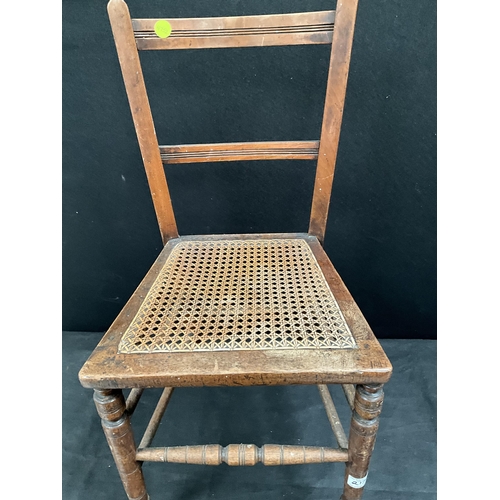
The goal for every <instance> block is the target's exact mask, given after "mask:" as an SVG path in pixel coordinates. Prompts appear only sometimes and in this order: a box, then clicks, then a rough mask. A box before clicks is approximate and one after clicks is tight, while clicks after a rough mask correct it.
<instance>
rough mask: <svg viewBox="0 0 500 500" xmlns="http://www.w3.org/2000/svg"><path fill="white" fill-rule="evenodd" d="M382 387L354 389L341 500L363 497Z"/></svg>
mask: <svg viewBox="0 0 500 500" xmlns="http://www.w3.org/2000/svg"><path fill="white" fill-rule="evenodd" d="M382 387H383V386H382V384H370V385H358V386H357V387H356V396H355V398H354V411H353V412H352V418H351V430H350V433H349V461H348V462H347V464H346V471H345V478H344V492H343V494H342V496H341V497H340V500H360V499H361V497H362V495H363V491H364V486H365V483H366V478H367V475H368V466H369V463H370V458H371V456H372V452H373V448H374V446H375V439H376V435H377V430H378V426H379V415H380V412H381V411H382V403H383V401H384V391H383V389H382Z"/></svg>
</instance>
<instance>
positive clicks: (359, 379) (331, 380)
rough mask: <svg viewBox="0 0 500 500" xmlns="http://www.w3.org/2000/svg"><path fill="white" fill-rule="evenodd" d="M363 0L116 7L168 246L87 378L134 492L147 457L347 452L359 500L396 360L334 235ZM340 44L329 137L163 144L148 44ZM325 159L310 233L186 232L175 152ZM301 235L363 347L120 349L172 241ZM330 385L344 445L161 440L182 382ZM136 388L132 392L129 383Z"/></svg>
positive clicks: (122, 56) (215, 459) (345, 496)
mask: <svg viewBox="0 0 500 500" xmlns="http://www.w3.org/2000/svg"><path fill="white" fill-rule="evenodd" d="M356 10H357V0H338V2H337V7H336V11H323V12H312V13H298V14H284V15H271V16H241V17H226V18H203V19H170V22H171V23H172V34H171V36H169V37H166V38H159V37H158V36H156V35H155V32H154V26H155V23H156V22H157V21H158V20H157V19H131V17H130V14H129V11H128V7H127V5H126V4H125V2H124V1H123V0H110V2H109V4H108V13H109V17H110V21H111V26H112V30H113V36H114V39H115V43H116V48H117V52H118V58H119V61H120V66H121V69H122V74H123V78H124V82H125V88H126V91H127V96H128V99H129V103H130V108H131V111H132V117H133V120H134V125H135V128H136V132H137V137H138V142H139V147H140V149H141V153H142V157H143V161H144V166H145V170H146V175H147V178H148V183H149V186H150V190H151V194H152V199H153V204H154V208H155V211H156V215H157V219H158V224H159V228H160V232H161V236H162V239H163V243H164V248H163V250H162V251H161V253H160V255H159V256H158V258H157V260H156V262H155V263H154V264H153V266H152V267H151V269H150V271H149V272H148V273H147V275H146V276H145V278H144V280H143V281H142V282H141V284H140V285H139V286H138V288H137V290H136V291H135V292H134V294H133V295H132V296H131V298H130V299H129V301H128V302H127V304H126V305H125V306H124V308H123V309H122V311H121V312H120V314H119V315H118V317H117V318H116V320H115V321H114V322H113V324H112V325H111V327H110V328H109V330H108V331H107V332H106V334H105V335H104V337H103V339H102V340H101V342H100V343H99V344H98V346H97V347H96V349H95V350H94V352H93V353H92V354H91V356H90V357H89V359H88V361H87V362H86V363H85V365H84V366H83V367H82V369H81V370H80V373H79V378H80V381H81V383H82V385H83V386H84V387H87V388H92V389H94V401H95V404H96V408H97V411H98V414H99V415H100V417H101V421H102V426H103V429H104V433H105V435H106V438H107V441H108V444H109V446H110V448H111V452H112V454H113V457H114V459H115V462H116V465H117V469H118V472H119V474H120V477H121V479H122V483H123V486H124V488H125V492H126V493H127V496H128V498H129V499H130V500H146V499H148V498H149V495H148V493H147V491H146V486H145V483H144V476H143V473H142V465H143V462H144V461H161V462H177V463H192V464H206V465H218V464H220V463H222V462H225V463H227V464H229V465H239V466H242V465H254V464H256V463H258V462H262V463H263V464H264V465H290V464H305V463H324V462H345V463H346V471H345V480H344V490H343V493H342V497H341V500H359V499H360V498H361V496H362V494H363V491H364V485H365V483H366V477H367V473H368V466H369V462H370V458H371V454H372V451H373V447H374V444H375V438H376V433H377V430H378V426H379V415H380V412H381V408H382V403H383V397H384V393H383V385H384V384H385V383H386V382H388V380H389V379H390V376H391V373H392V366H391V364H390V362H389V360H388V359H387V357H386V355H385V353H384V351H383V350H382V348H381V346H380V344H379V343H378V341H377V339H376V338H375V336H374V335H373V332H372V331H371V329H370V327H369V325H368V323H367V322H366V320H365V318H364V317H363V315H362V313H361V311H360V310H359V308H358V306H357V305H356V303H355V301H354V300H353V298H352V296H351V295H350V293H349V291H348V290H347V288H346V286H345V285H344V283H343V282H342V279H341V278H340V276H339V275H338V273H337V271H336V270H335V268H334V267H333V265H332V263H331V262H330V259H329V258H328V256H327V254H326V253H325V251H324V249H323V247H322V244H323V240H324V235H325V229H326V221H327V216H328V208H329V203H330V195H331V189H332V182H333V176H334V171H335V162H336V156H337V149H338V142H339V136H340V124H341V121H342V113H343V107H344V99H345V92H346V85H347V75H348V67H349V61H350V54H351V47H352V38H353V32H354V23H355V17H356ZM318 43H320V44H328V43H330V44H331V45H332V49H331V58H330V65H329V73H328V83H327V91H326V99H325V110H324V115H323V124H322V129H321V137H320V140H319V141H281V142H260V143H232V144H204V145H201V144H197V145H196V144H195V145H180V146H160V145H159V144H158V141H157V138H156V134H155V129H154V124H153V119H152V115H151V110H150V107H149V101H148V97H147V93H146V88H145V84H144V78H143V75H142V69H141V65H140V60H139V55H138V50H163V49H186V48H191V49H194V48H219V47H245V46H262V45H294V44H318ZM313 158H317V160H318V161H317V168H316V178H315V184H314V192H313V200H312V208H311V217H310V224H309V231H308V233H293V234H242V235H199V236H179V234H178V231H177V225H176V221H175V216H174V212H173V208H172V202H171V199H170V195H169V191H168V185H167V182H166V178H165V172H164V168H163V164H164V163H187V162H204V161H205V162H213V161H235V160H245V161H246V160H263V159H266V160H269V159H294V160H301V159H313ZM266 239H273V240H276V239H300V240H303V241H305V242H306V243H307V244H308V246H309V248H310V249H311V251H312V253H313V254H314V257H315V258H316V261H317V263H318V265H319V267H320V268H321V271H322V273H323V275H324V277H325V279H326V282H327V284H328V286H329V287H330V290H331V291H332V293H333V295H334V297H335V299H336V301H337V303H338V305H339V308H340V310H341V311H342V314H343V316H344V318H345V320H346V323H347V325H348V327H349V329H350V331H351V332H352V335H353V338H354V340H355V342H356V346H357V347H356V348H355V349H323V348H318V349H300V348H298V349H290V350H275V349H274V350H273V349H271V350H269V349H268V350H238V351H234V350H233V351H203V352H155V353H151V354H144V353H140V354H133V353H126V354H124V353H120V352H119V349H118V344H119V342H120V340H121V337H122V336H123V333H124V332H125V330H126V329H127V327H128V326H129V325H130V323H131V321H132V319H133V318H134V317H135V315H136V313H137V311H138V310H139V308H140V306H141V304H142V303H143V301H144V299H145V297H146V295H147V293H148V291H149V289H150V288H151V286H152V285H153V283H154V282H155V279H156V278H157V276H158V274H159V271H160V270H161V269H162V267H163V265H164V264H165V262H166V261H167V259H168V257H169V255H170V254H171V252H172V250H173V249H174V248H175V247H176V245H178V244H179V243H181V242H185V241H213V240H266ZM290 384H315V385H317V386H318V389H319V393H320V396H321V399H322V401H323V403H324V406H325V409H326V412H327V415H328V418H329V421H330V424H331V427H332V430H333V433H334V435H335V437H336V440H337V443H338V448H328V447H312V446H293V445H277V444H266V445H264V446H262V447H257V446H255V445H253V444H245V445H244V444H230V445H228V446H226V447H222V446H220V445H218V444H209V445H199V446H177V447H151V446H150V445H151V442H152V440H153V438H154V435H155V433H156V430H157V429H158V426H159V423H160V421H161V418H162V416H163V414H164V412H165V410H166V408H167V405H168V403H169V401H170V399H171V396H172V393H173V390H174V387H194V386H241V385H246V386H250V385H290ZM326 384H341V385H342V388H343V389H344V393H345V395H346V398H347V402H348V404H349V406H350V408H351V410H352V418H351V424H350V432H349V437H347V436H346V434H345V432H344V430H343V428H342V424H341V422H340V420H339V417H338V413H337V410H336V408H335V405H334V403H333V400H332V398H331V395H330V392H329V390H328V387H327V385H326ZM151 387H162V388H164V390H163V393H162V395H161V397H160V400H159V402H158V405H157V407H156V409H155V410H154V413H153V416H152V418H151V420H150V423H149V425H148V427H147V429H146V431H145V433H144V436H143V438H142V439H141V441H140V444H139V446H136V444H135V440H134V436H133V432H132V427H131V416H132V414H133V412H134V410H135V408H136V406H137V403H138V401H139V399H140V397H141V395H142V393H143V391H144V389H145V388H151ZM124 389H130V393H129V395H128V397H127V399H126V400H125V397H124V393H123V390H124Z"/></svg>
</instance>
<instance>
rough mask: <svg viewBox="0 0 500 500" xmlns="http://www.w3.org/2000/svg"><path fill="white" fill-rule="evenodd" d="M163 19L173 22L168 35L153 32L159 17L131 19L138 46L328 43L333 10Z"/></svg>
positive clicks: (194, 46) (333, 15) (259, 45)
mask: <svg viewBox="0 0 500 500" xmlns="http://www.w3.org/2000/svg"><path fill="white" fill-rule="evenodd" d="M165 19H166V20H168V21H169V23H170V25H171V26H172V33H171V35H170V36H169V37H167V38H158V37H157V36H156V34H155V31H154V25H155V23H156V22H157V21H158V19H132V26H133V29H134V36H135V39H136V43H137V48H138V49H139V50H164V49H210V48H229V47H263V46H270V45H306V44H328V43H331V42H332V32H333V26H334V21H335V12H334V11H322V12H303V13H298V14H274V15H267V16H266V15H265V16H234V17H203V18H187V19H180V18H165Z"/></svg>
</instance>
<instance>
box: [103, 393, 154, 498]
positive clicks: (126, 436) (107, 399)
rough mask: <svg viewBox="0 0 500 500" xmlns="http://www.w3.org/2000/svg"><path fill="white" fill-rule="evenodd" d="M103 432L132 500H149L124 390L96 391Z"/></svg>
mask: <svg viewBox="0 0 500 500" xmlns="http://www.w3.org/2000/svg"><path fill="white" fill-rule="evenodd" d="M94 402H95V405H96V407H97V413H99V416H100V417H101V422H102V428H103V430H104V434H105V435H106V439H107V441H108V444H109V447H110V449H111V453H112V455H113V458H114V459H115V463H116V467H117V469H118V472H119V474H120V478H121V480H122V483H123V487H124V488H125V492H126V493H127V496H128V498H129V500H148V499H149V496H148V494H147V492H146V486H145V484H144V476H143V475H142V469H141V467H140V465H139V463H138V462H137V461H136V459H135V453H136V448H135V443H134V436H133V434H132V426H131V425H130V419H129V416H128V414H127V412H126V411H125V408H126V407H125V399H124V397H123V393H122V391H121V390H115V389H112V390H111V389H110V390H108V389H106V390H95V391H94Z"/></svg>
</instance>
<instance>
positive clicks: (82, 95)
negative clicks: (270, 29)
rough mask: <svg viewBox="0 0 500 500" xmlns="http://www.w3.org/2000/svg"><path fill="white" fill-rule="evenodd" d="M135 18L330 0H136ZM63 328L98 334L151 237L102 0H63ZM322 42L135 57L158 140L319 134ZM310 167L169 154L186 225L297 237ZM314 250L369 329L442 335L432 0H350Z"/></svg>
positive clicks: (148, 257)
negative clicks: (334, 142) (338, 106)
mask: <svg viewBox="0 0 500 500" xmlns="http://www.w3.org/2000/svg"><path fill="white" fill-rule="evenodd" d="M127 3H128V5H129V8H130V11H131V15H132V17H161V18H168V17H198V16H199V17H202V16H227V15H251V14H272V13H284V12H301V11H306V10H328V9H332V8H335V2H333V1H330V0H328V1H327V0H314V1H312V0H311V1H306V0H252V1H248V0H225V1H221V0H213V1H210V2H207V1H206V0H182V1H179V0H177V1H174V0H150V1H147V2H146V1H143V0H130V1H129V2H127ZM62 5H63V40H62V42H63V44H62V47H63V329H64V330H69V331H77V330H80V331H104V330H105V329H106V328H107V327H108V326H109V325H110V323H111V322H112V320H113V319H114V317H115V316H116V315H117V314H118V312H119V311H120V309H121V307H122V306H123V305H124V304H125V302H126V300H127V299H128V297H129V296H130V294H131V293H132V292H133V290H134V289H135V287H136V286H137V285H138V283H139V282H140V280H141V278H142V277H143V276H144V274H145V273H146V271H147V270H148V269H149V267H150V265H151V264H152V262H153V261H154V259H155V258H156V256H157V254H158V253H159V251H160V249H161V240H160V236H159V232H158V229H157V224H156V219H155V215H154V210H153V206H152V202H151V199H150V194H149V191H148V187H147V182H146V177H145V174H144V169H143V166H142V162H141V156H140V152H139V148H138V145H137V140H136V136H135V131H134V128H133V123H132V119H131V115H130V111H129V108H128V103H127V100H126V95H125V90H124V85H123V82H122V79H121V73H120V68H119V65H118V60H117V56H116V51H115V47H114V44H113V39H112V35H111V29H110V26H109V21H108V18H107V12H106V2H105V1H104V0H86V1H85V2H82V1H81V0H78V1H77V0H63V4H62ZM328 56H329V46H322V45H321V46H304V47H265V48H242V49H212V50H199V51H196V50H181V51H161V52H156V51H151V52H142V53H141V60H142V62H143V69H144V75H145V79H146V85H147V87H148V91H149V95H150V101H151V107H152V111H153V117H154V119H155V125H156V132H157V136H158V139H159V142H160V143H161V144H183V143H204V142H232V141H235V142H236V141H260V140H301V139H307V140H310V139H317V138H319V131H320V124H321V118H322V116H321V115H322V106H323V99H324V92H325V87H326V73H327V65H328ZM314 167H315V164H314V162H313V161H310V162H309V161H295V162H292V161H281V162H273V161H269V162H241V163H240V162H239V163H219V164H209V163H205V164H197V165H195V164H193V165H172V166H168V167H167V168H166V171H167V179H168V181H169V187H170V190H171V195H172V199H173V204H174V209H175V211H176V217H177V223H178V227H179V231H180V233H181V234H203V233H241V232H293V231H307V227H308V218H309V210H310V202H311V196H312V188H313V182H314ZM325 248H326V251H327V253H328V254H329V256H330V258H331V260H332V261H333V263H334V265H335V266H336V268H337V270H338V271H339V273H340V274H341V276H342V278H343V280H344V282H345V283H346V284H347V286H348V288H349V289H350V291H351V293H352V294H353V296H354V298H355V300H356V301H357V303H358V305H359V306H360V307H361V310H362V311H363V313H364V315H365V316H366V318H367V319H368V321H369V323H370V324H371V326H372V328H373V330H374V332H375V334H376V335H377V336H378V337H379V338H435V337H436V5H435V1H432V0H421V1H420V2H407V1H405V0H360V4H359V9H358V18H357V25H356V32H355V35H354V46H353V52H352V60H351V69H350V76H349V82H348V88H347V97H346V104H345V110H344V120H343V127H342V132H341V138H340V149H339V154H338V159H337V169H336V175H335V181H334V186H333V194H332V201H331V205H330V215H329V224H328V229H327V234H326V240H325Z"/></svg>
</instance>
